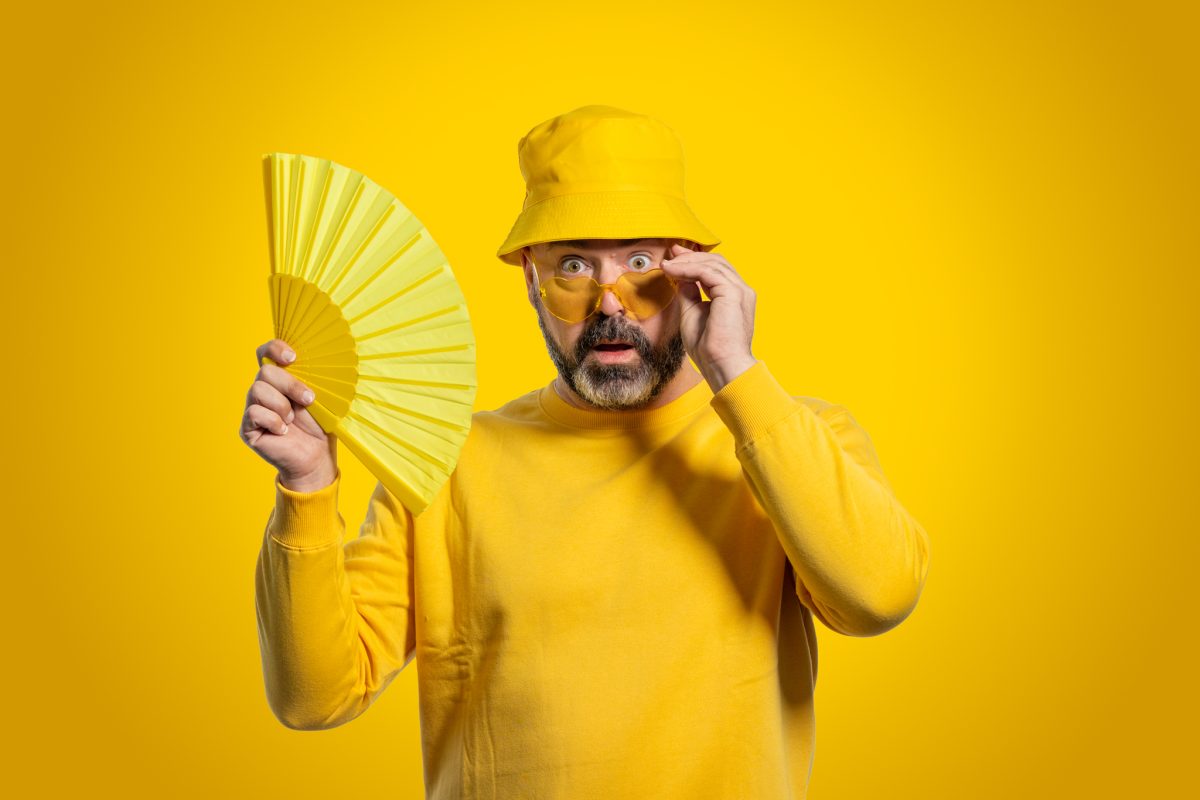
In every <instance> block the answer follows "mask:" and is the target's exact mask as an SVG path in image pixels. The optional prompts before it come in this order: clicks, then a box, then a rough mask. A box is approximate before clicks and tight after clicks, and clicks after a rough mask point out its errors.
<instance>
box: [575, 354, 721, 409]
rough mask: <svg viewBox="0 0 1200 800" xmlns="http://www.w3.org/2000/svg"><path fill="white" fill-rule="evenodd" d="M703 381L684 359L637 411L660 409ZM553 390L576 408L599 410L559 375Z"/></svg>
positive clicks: (688, 361) (689, 362) (701, 376)
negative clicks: (659, 390) (673, 374)
mask: <svg viewBox="0 0 1200 800" xmlns="http://www.w3.org/2000/svg"><path fill="white" fill-rule="evenodd" d="M703 380H704V376H703V375H701V374H700V373H699V372H697V371H696V368H695V367H693V366H692V362H691V361H690V360H688V359H684V361H683V366H681V367H680V368H679V370H678V371H677V372H676V373H675V377H673V378H671V380H670V381H668V382H667V385H666V386H664V387H663V390H662V391H661V392H659V393H658V396H657V397H655V398H654V399H653V400H651V401H650V402H649V403H647V404H646V405H644V406H639V407H638V409H637V410H639V411H644V410H647V409H651V408H661V407H662V406H665V405H667V404H668V403H670V402H672V401H673V400H676V399H678V398H679V397H680V396H682V395H683V394H684V393H685V392H687V391H688V390H689V389H691V388H692V387H694V386H695V385H696V384H697V383H700V382H701V381H703ZM554 390H555V391H556V392H558V396H559V397H561V398H562V399H563V400H565V401H566V402H567V403H569V404H570V405H573V406H575V407H576V408H584V409H590V410H599V407H598V406H595V405H593V404H591V403H589V402H588V401H587V400H584V399H583V398H582V397H580V396H579V395H578V394H576V393H575V391H574V390H573V389H571V387H570V386H568V385H567V382H566V381H564V380H563V378H562V375H559V376H558V377H557V378H555V379H554Z"/></svg>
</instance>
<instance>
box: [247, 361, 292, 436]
mask: <svg viewBox="0 0 1200 800" xmlns="http://www.w3.org/2000/svg"><path fill="white" fill-rule="evenodd" d="M269 366H270V365H269V364H264V365H263V369H266V368H267V367H269ZM276 369H278V367H276ZM254 405H259V406H262V407H263V408H266V409H268V410H270V411H271V412H272V413H274V414H275V415H276V416H278V417H279V418H280V419H282V420H283V421H284V422H288V423H290V422H291V421H292V420H293V419H295V418H296V412H295V410H294V409H293V408H292V401H291V400H289V399H288V398H287V396H286V395H284V393H283V392H281V391H279V389H277V388H276V387H274V386H272V385H271V384H269V383H267V382H266V381H262V380H256V381H255V382H254V383H253V384H251V385H250V391H249V392H247V393H246V407H247V408H249V407H250V406H254Z"/></svg>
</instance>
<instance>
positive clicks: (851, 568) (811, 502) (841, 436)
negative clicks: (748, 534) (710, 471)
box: [711, 361, 929, 636]
mask: <svg viewBox="0 0 1200 800" xmlns="http://www.w3.org/2000/svg"><path fill="white" fill-rule="evenodd" d="M711 402H712V405H713V408H714V410H715V411H716V413H717V415H718V416H719V417H720V418H721V420H722V421H723V422H724V423H725V425H726V426H727V427H728V428H729V430H730V431H731V432H732V433H733V436H734V446H735V448H736V454H737V458H738V461H739V462H741V465H742V471H743V473H744V474H745V476H746V478H747V481H748V482H749V484H750V488H751V490H752V491H753V493H754V496H755V498H756V499H757V500H758V502H759V505H761V506H762V508H763V510H764V511H765V512H766V514H767V516H768V517H769V518H770V520H771V522H772V524H773V525H774V527H775V530H776V532H777V533H778V535H779V539H780V543H781V544H782V546H783V549H784V552H785V553H786V554H787V557H788V560H789V561H790V562H791V565H792V570H793V572H794V574H795V575H796V594H797V596H798V597H799V599H800V601H801V602H802V603H804V605H805V606H806V607H808V609H809V610H810V611H812V612H813V614H814V615H816V616H817V618H818V619H820V620H821V621H822V622H823V623H824V624H825V625H826V626H827V627H829V628H830V629H832V630H835V631H837V632H839V633H843V634H847V635H851V636H874V635H877V634H880V633H883V632H885V631H887V630H890V629H891V628H893V627H895V626H896V625H898V624H899V623H900V622H902V621H903V620H904V619H905V618H906V617H907V616H908V615H909V614H910V613H911V612H912V609H913V608H914V607H915V606H916V603H917V599H918V597H919V596H920V594H921V590H922V588H923V586H924V584H925V576H926V573H927V572H928V569H929V536H928V534H927V533H926V532H925V530H924V528H923V527H922V526H921V525H920V523H918V522H917V520H916V519H914V518H913V517H912V515H911V514H909V512H908V511H907V510H906V509H905V508H904V506H902V505H901V504H900V502H899V500H897V499H896V497H895V495H894V494H893V492H892V488H891V486H890V484H889V483H888V480H887V478H886V477H885V476H884V474H883V470H882V468H881V467H880V464H879V460H878V458H877V456H876V454H875V449H874V447H873V445H872V443H871V439H870V437H869V436H868V435H867V432H866V431H865V430H864V429H863V428H862V427H861V426H859V425H858V423H857V422H856V421H855V419H854V417H853V416H851V414H850V412H849V411H848V410H847V409H846V408H844V407H842V406H839V405H834V404H830V405H829V406H828V407H827V408H823V409H822V410H821V411H819V412H818V411H814V410H813V409H812V408H810V407H809V405H808V404H807V403H805V402H804V401H803V400H801V399H800V398H798V397H793V396H792V395H790V394H788V392H787V391H786V390H785V389H784V388H783V387H782V386H781V385H780V384H779V382H778V381H777V380H776V379H775V377H774V376H773V375H772V374H771V372H770V371H769V370H768V369H767V367H766V364H764V363H763V362H762V361H757V362H755V363H754V364H753V365H752V366H751V367H750V368H749V369H747V370H746V371H745V372H743V373H741V374H740V375H738V376H736V377H735V378H734V379H733V380H732V381H730V382H729V383H727V384H726V385H725V386H723V387H722V388H721V390H720V391H718V392H717V393H716V394H714V395H713V399H712V401H711Z"/></svg>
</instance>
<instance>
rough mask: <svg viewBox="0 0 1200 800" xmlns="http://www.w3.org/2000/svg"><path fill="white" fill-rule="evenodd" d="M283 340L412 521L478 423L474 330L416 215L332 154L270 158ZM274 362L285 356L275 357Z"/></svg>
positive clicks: (267, 169) (276, 309)
mask: <svg viewBox="0 0 1200 800" xmlns="http://www.w3.org/2000/svg"><path fill="white" fill-rule="evenodd" d="M263 179H264V183H265V188H266V195H267V222H268V226H269V237H268V238H269V239H270V245H271V275H270V277H269V279H268V283H269V287H270V293H271V313H272V315H273V318H274V323H275V336H276V337H277V338H279V339H282V340H284V341H285V342H287V343H288V344H289V345H291V346H292V348H293V349H294V350H295V352H296V359H295V360H294V361H292V362H291V363H290V364H287V365H282V364H280V365H278V366H282V367H284V368H285V369H287V370H288V371H289V372H291V373H292V374H294V375H295V376H296V377H297V378H299V379H300V380H302V381H303V382H304V383H305V384H306V385H307V386H309V387H311V388H312V390H313V393H314V394H315V395H316V400H315V401H314V402H312V403H311V404H309V405H308V406H307V408H308V411H309V413H311V414H312V416H313V418H314V419H315V420H316V421H317V422H318V423H319V424H320V426H321V428H322V429H323V430H324V431H325V432H326V433H327V434H330V435H332V436H336V437H337V438H338V439H339V440H340V441H341V442H342V443H343V444H345V445H346V447H347V448H348V449H349V450H350V452H352V453H354V455H355V457H356V458H358V459H359V460H360V461H362V463H363V464H364V465H365V466H366V467H367V469H369V470H370V471H371V473H372V474H373V475H374V476H375V477H376V478H378V479H379V480H380V482H382V483H383V485H384V486H385V487H386V488H387V489H388V490H389V491H390V492H391V493H392V494H393V495H395V496H396V497H397V498H398V499H399V500H400V501H401V502H402V503H403V504H404V505H405V507H406V508H408V510H409V511H410V512H411V513H412V514H413V515H414V516H415V515H417V514H420V513H421V512H422V511H423V510H425V507H426V506H427V505H428V504H429V502H430V501H431V500H432V499H433V496H434V495H435V494H437V492H438V490H439V489H440V488H441V487H442V485H443V484H444V483H445V482H446V480H447V479H448V478H449V476H450V473H451V472H453V471H454V467H455V464H456V463H457V462H458V456H459V453H460V452H461V450H462V446H463V443H464V442H465V441H466V438H467V432H468V431H469V429H470V426H471V413H472V406H473V404H474V401H475V389H476V380H475V337H474V334H473V332H472V330H471V322H470V319H469V317H468V316H467V306H466V301H465V300H464V298H463V295H462V292H461V291H460V289H459V286H458V282H457V281H456V280H455V277H454V273H453V272H452V271H451V269H450V265H449V264H447V263H446V258H445V256H443V255H442V252H441V250H440V249H439V248H438V246H437V244H436V243H435V242H434V241H433V237H431V236H430V235H429V232H428V231H426V230H425V227H424V226H423V225H422V224H421V222H420V220H418V219H417V218H416V217H415V216H413V214H412V212H410V211H409V210H408V209H407V208H405V207H404V205H403V204H402V203H401V202H400V201H399V200H397V199H396V198H395V197H393V196H392V195H391V194H389V193H388V192H387V191H386V190H385V189H383V188H382V187H380V186H378V185H377V184H375V183H374V182H373V181H371V180H370V179H369V178H367V177H366V176H364V175H362V174H360V173H358V172H355V171H354V170H352V169H349V168H347V167H344V166H342V165H341V164H337V163H335V162H333V161H329V160H327V159H321V158H314V157H312V156H305V155H293V154H288V153H270V154H266V155H264V156H263ZM264 361H267V362H270V363H275V362H273V361H271V360H270V359H269V358H264Z"/></svg>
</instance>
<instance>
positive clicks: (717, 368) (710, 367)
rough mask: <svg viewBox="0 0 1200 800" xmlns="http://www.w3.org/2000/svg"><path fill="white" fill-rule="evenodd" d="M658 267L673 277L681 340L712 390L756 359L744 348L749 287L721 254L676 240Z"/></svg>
mask: <svg viewBox="0 0 1200 800" xmlns="http://www.w3.org/2000/svg"><path fill="white" fill-rule="evenodd" d="M662 268H663V271H665V272H666V273H667V274H668V275H670V276H671V277H672V278H674V279H675V280H676V281H677V282H678V288H679V300H680V303H681V306H680V318H679V333H680V335H681V336H682V337H683V345H684V347H686V348H687V352H688V355H689V356H691V358H692V361H695V362H696V367H697V368H698V369H699V370H700V374H702V375H703V376H704V379H705V380H707V381H708V384H709V386H711V387H712V390H713V393H714V394H716V393H717V392H719V391H721V388H722V387H724V386H725V384H727V383H729V382H730V381H731V380H733V379H734V378H736V377H737V376H738V375H741V374H742V373H743V372H745V371H746V370H747V369H749V368H750V367H751V366H753V365H754V363H755V362H756V361H757V360H758V359H756V358H755V357H754V355H753V353H751V352H750V340H751V339H752V338H753V336H754V302H755V294H754V290H753V289H751V288H750V287H749V286H748V285H746V282H745V281H744V280H742V277H741V276H740V275H738V274H737V271H736V270H734V268H733V266H732V265H731V264H730V263H729V262H728V261H726V260H725V258H724V257H723V256H720V255H717V254H716V253H706V252H704V251H702V250H689V249H688V248H686V247H684V246H682V245H679V244H672V245H671V252H670V253H668V254H667V259H665V260H664V261H663V262H662ZM700 287H704V292H705V294H707V295H708V296H709V297H710V298H711V299H710V300H704V299H703V298H702V297H701V296H700Z"/></svg>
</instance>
